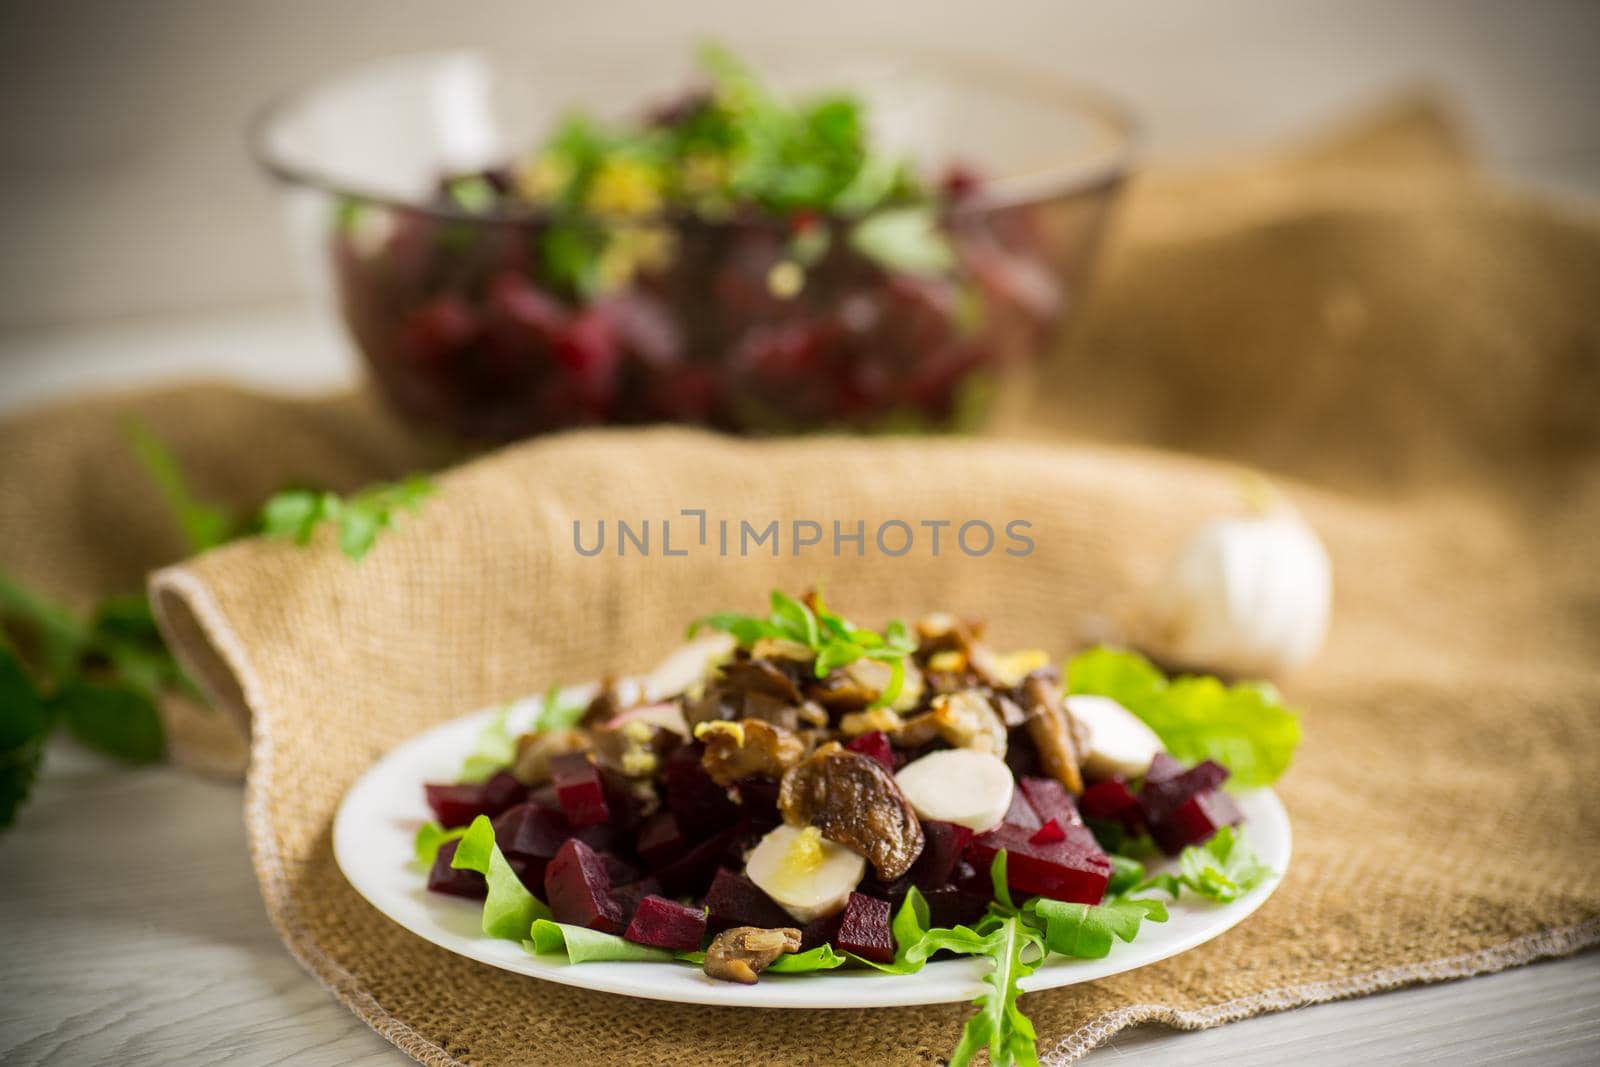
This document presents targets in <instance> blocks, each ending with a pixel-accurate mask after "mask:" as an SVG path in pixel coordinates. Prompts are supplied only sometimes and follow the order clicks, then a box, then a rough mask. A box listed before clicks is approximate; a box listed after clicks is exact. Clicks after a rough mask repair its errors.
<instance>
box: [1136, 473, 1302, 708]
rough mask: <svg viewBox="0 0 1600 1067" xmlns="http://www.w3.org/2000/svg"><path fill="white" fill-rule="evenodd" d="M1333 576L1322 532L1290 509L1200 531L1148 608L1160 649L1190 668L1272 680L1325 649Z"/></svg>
mask: <svg viewBox="0 0 1600 1067" xmlns="http://www.w3.org/2000/svg"><path fill="white" fill-rule="evenodd" d="M1332 601H1333V574H1332V566H1331V564H1329V562H1328V553H1327V551H1326V550H1325V549H1324V548H1323V547H1322V542H1321V541H1320V540H1318V538H1317V535H1316V533H1315V532H1314V531H1313V530H1312V529H1311V527H1310V526H1308V525H1306V523H1305V521H1304V520H1302V519H1301V518H1300V516H1299V515H1298V514H1296V513H1295V512H1294V511H1293V510H1292V509H1291V508H1289V507H1287V506H1286V505H1282V504H1279V505H1277V506H1276V507H1275V508H1273V510H1271V511H1269V512H1267V513H1265V514H1261V515H1253V516H1249V517H1245V518H1230V519H1219V520H1215V521H1213V522H1208V523H1206V524H1205V525H1204V526H1202V527H1201V528H1200V529H1198V530H1196V531H1195V532H1194V534H1193V535H1191V536H1190V537H1189V539H1188V540H1187V541H1186V542H1184V544H1183V546H1182V547H1180V548H1179V549H1178V552H1177V555H1175V556H1174V557H1173V559H1172V562H1171V563H1170V564H1169V565H1168V567H1167V572H1166V575H1165V577H1164V578H1163V579H1162V582H1161V584H1160V585H1159V586H1158V587H1157V590H1156V593H1155V596H1154V598H1153V600H1152V602H1151V604H1150V610H1149V618H1150V621H1151V623H1152V624H1153V626H1152V632H1151V633H1150V634H1149V635H1148V636H1149V638H1150V640H1151V641H1152V643H1153V644H1154V645H1155V648H1154V649H1153V651H1155V652H1156V654H1157V655H1158V656H1159V657H1161V658H1165V659H1169V660H1171V661H1173V662H1174V663H1177V664H1180V665H1182V666H1186V667H1192V668H1203V669H1206V670H1210V671H1215V672H1218V673H1222V674H1230V675H1233V676H1236V677H1238V676H1252V675H1271V674H1276V673H1278V672H1279V671H1282V670H1286V669H1288V668H1290V667H1294V666H1297V665H1299V664H1301V663H1304V662H1306V661H1307V660H1309V659H1310V658H1311V657H1312V656H1314V655H1316V653H1317V650H1318V649H1320V648H1321V647H1322V639H1323V637H1324V636H1325V635H1326V633H1327V629H1328V616H1329V613H1330V611H1331V610H1332Z"/></svg>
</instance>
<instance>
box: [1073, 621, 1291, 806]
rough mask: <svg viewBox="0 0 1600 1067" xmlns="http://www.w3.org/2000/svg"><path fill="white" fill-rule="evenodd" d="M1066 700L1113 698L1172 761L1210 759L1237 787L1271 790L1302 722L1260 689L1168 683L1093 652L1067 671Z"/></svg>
mask: <svg viewBox="0 0 1600 1067" xmlns="http://www.w3.org/2000/svg"><path fill="white" fill-rule="evenodd" d="M1067 691H1068V692H1069V693H1096V694H1099V695H1101V696H1108V697H1111V698H1112V699H1113V700H1115V701H1117V702H1118V703H1119V704H1121V705H1122V706H1123V707H1125V708H1127V709H1128V710H1129V711H1131V712H1133V713H1134V714H1135V715H1137V716H1138V717H1139V718H1140V719H1142V720H1144V722H1145V724H1146V725H1148V726H1149V727H1150V728H1151V729H1152V730H1154V731H1155V732H1156V735H1157V736H1158V737H1160V738H1161V743H1162V744H1163V745H1164V746H1165V747H1166V749H1167V751H1168V752H1170V753H1172V755H1173V756H1175V757H1177V758H1178V759H1180V760H1184V761H1185V762H1197V761H1199V760H1203V759H1213V760H1216V761H1217V762H1218V763H1220V764H1222V765H1223V766H1224V767H1226V768H1228V770H1229V771H1230V772H1231V774H1232V781H1233V782H1234V783H1236V784H1238V785H1240V786H1243V787H1246V788H1249V787H1252V786H1262V785H1271V784H1272V783H1273V782H1275V781H1277V780H1278V778H1279V777H1280V776H1282V774H1283V772H1284V771H1285V770H1287V769H1288V766H1289V761H1290V759H1291V758H1292V757H1293V756H1294V750H1295V748H1296V747H1297V746H1298V745H1299V744H1300V720H1299V718H1298V717H1297V716H1296V715H1295V713H1294V712H1293V711H1291V710H1290V709H1289V708H1287V707H1285V706H1284V704H1283V703H1282V701H1281V700H1280V699H1279V697H1278V692H1277V690H1276V689H1274V688H1273V687H1272V686H1271V685H1268V684H1267V683H1265V682H1241V683H1239V684H1238V685H1234V686H1231V687H1229V686H1225V685H1223V684H1222V683H1221V682H1219V681H1218V680H1217V679H1215V678H1209V677H1182V678H1178V679H1177V680H1175V681H1171V682H1169V681H1167V678H1166V676H1165V675H1163V674H1162V673H1161V672H1160V671H1159V670H1157V669H1156V668H1155V667H1154V666H1153V665H1152V664H1151V663H1150V661H1149V660H1147V659H1145V658H1144V657H1143V656H1141V655H1139V654H1138V653H1137V652H1122V651H1117V650H1115V649H1109V648H1095V649H1090V650H1089V651H1087V652H1084V653H1081V654H1079V655H1077V656H1075V657H1073V659H1072V661H1071V662H1070V663H1069V664H1067Z"/></svg>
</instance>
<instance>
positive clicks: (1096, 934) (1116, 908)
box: [1027, 897, 1167, 960]
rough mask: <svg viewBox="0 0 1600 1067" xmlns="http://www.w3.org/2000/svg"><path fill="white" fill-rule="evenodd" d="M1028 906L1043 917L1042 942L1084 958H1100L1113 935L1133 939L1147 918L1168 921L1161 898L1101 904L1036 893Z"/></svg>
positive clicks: (1119, 898)
mask: <svg viewBox="0 0 1600 1067" xmlns="http://www.w3.org/2000/svg"><path fill="white" fill-rule="evenodd" d="M1027 910H1028V912H1029V913H1030V914H1032V915H1036V916H1038V918H1040V919H1042V920H1044V923H1045V934H1044V943H1045V946H1046V947H1048V948H1049V949H1050V951H1051V952H1059V953H1061V955H1063V956H1075V957H1077V958H1078V959H1087V960H1098V959H1103V958H1104V957H1105V956H1106V955H1107V954H1108V953H1110V951H1111V939H1112V938H1113V937H1118V938H1121V939H1122V940H1123V941H1132V940H1133V939H1134V938H1135V937H1137V936H1138V934H1139V925H1140V924H1141V923H1142V922H1144V921H1145V920H1146V919H1148V920H1149V921H1151V922H1158V923H1159V922H1166V921H1167V906H1166V905H1165V904H1163V903H1161V901H1159V900H1151V899H1136V898H1130V897H1113V898H1111V899H1108V900H1107V901H1106V902H1105V903H1103V904H1069V903H1067V902H1066V901H1061V900H1051V899H1049V898H1048V897H1035V898H1034V899H1033V900H1031V901H1029V902H1028V904H1027Z"/></svg>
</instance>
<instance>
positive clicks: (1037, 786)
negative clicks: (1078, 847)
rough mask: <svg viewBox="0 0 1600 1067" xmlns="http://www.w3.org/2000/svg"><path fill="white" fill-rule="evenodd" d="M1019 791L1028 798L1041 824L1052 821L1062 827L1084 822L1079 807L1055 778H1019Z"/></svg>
mask: <svg viewBox="0 0 1600 1067" xmlns="http://www.w3.org/2000/svg"><path fill="white" fill-rule="evenodd" d="M1017 791H1018V792H1020V793H1021V794H1022V795H1023V796H1025V797H1027V798H1028V803H1029V805H1031V806H1032V807H1033V810H1034V812H1035V813H1036V814H1037V815H1038V816H1039V821H1040V822H1041V823H1047V822H1049V821H1051V820H1052V819H1054V820H1055V821H1056V822H1058V823H1060V824H1061V825H1062V826H1070V825H1072V824H1073V823H1081V822H1083V818H1082V817H1081V816H1080V815H1079V814H1078V805H1076V804H1074V803H1073V802H1072V797H1071V795H1069V794H1068V793H1067V787H1066V786H1064V785H1062V784H1061V783H1060V782H1058V781H1056V780H1055V779H1054V778H1019V779H1018V780H1017Z"/></svg>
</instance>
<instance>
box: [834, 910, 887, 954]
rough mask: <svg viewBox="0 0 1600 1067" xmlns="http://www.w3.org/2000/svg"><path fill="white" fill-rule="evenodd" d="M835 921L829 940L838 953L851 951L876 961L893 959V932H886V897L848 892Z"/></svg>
mask: <svg viewBox="0 0 1600 1067" xmlns="http://www.w3.org/2000/svg"><path fill="white" fill-rule="evenodd" d="M837 922H838V926H837V929H836V930H835V931H834V934H833V937H832V938H830V940H831V941H832V942H833V947H834V948H836V949H838V950H839V951H840V952H854V953H855V954H856V955H857V956H860V957H861V958H862V959H868V960H873V961H875V962H877V963H888V962H889V961H890V960H892V959H894V935H893V934H891V933H890V932H889V902H888V901H887V900H879V899H878V898H877V897H869V896H867V895H866V894H865V893H851V894H850V897H849V899H848V900H846V901H845V905H844V910H843V911H841V912H840V913H839V914H838V916H837Z"/></svg>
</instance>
